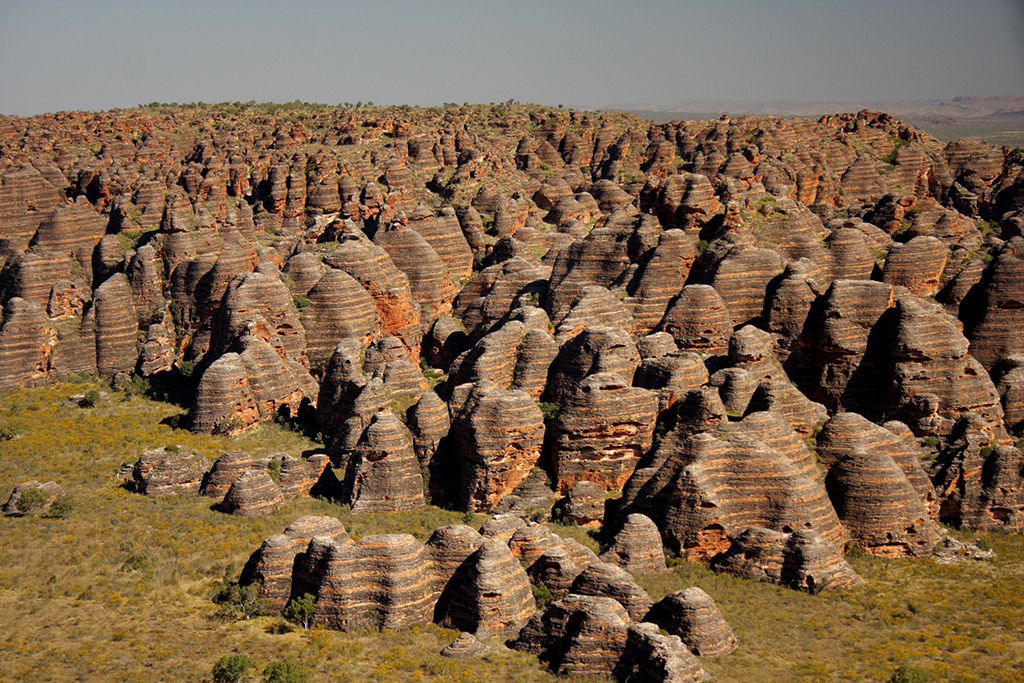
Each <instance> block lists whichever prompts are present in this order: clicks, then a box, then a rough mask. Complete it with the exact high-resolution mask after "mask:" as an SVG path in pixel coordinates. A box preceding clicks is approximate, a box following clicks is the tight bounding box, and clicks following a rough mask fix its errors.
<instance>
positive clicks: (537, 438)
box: [452, 382, 544, 512]
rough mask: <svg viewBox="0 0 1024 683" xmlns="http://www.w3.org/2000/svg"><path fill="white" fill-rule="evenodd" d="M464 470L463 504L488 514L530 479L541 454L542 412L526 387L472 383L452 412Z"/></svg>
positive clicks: (459, 489) (460, 489) (461, 488)
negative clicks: (514, 387)
mask: <svg viewBox="0 0 1024 683" xmlns="http://www.w3.org/2000/svg"><path fill="white" fill-rule="evenodd" d="M452 435H453V436H454V438H455V440H456V443H457V444H458V445H459V452H460V456H461V463H462V472H461V481H462V483H461V484H460V486H459V488H458V492H459V494H458V495H459V502H460V505H461V506H462V507H463V508H464V509H467V510H470V511H474V512H486V511H488V510H490V509H491V508H493V507H494V506H495V505H497V504H498V503H499V502H500V501H501V499H502V498H504V497H505V496H506V495H508V494H509V493H511V492H512V491H513V490H514V489H515V487H516V486H517V485H518V484H519V483H520V482H522V481H523V479H525V478H526V475H527V474H529V472H530V469H531V468H532V467H533V466H534V465H535V464H536V463H537V460H538V459H539V458H540V449H541V444H542V442H543V438H544V422H543V415H542V414H541V412H540V408H539V407H537V404H536V403H534V402H533V400H532V399H531V398H530V397H529V396H527V395H526V394H525V393H523V392H522V391H506V390H503V389H501V388H500V387H498V386H497V385H495V384H493V383H489V382H482V383H478V384H476V385H473V387H472V389H470V390H469V392H468V396H467V398H466V400H465V403H464V404H463V405H462V406H461V407H460V408H459V409H458V410H457V411H455V413H454V414H453V416H452Z"/></svg>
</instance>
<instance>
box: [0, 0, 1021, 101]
mask: <svg viewBox="0 0 1024 683" xmlns="http://www.w3.org/2000/svg"><path fill="white" fill-rule="evenodd" d="M999 94H1018V95H1019V94H1024V0H956V1H953V0H813V1H812V0H760V1H754V0H706V1H703V0H702V1H692V2H687V1H683V0H677V1H676V2H669V1H659V0H633V1H630V0H591V1H590V2H584V1H582V0H580V1H569V0H545V1H535V0H518V1H512V0H503V1H499V0H475V1H460V0H445V1H438V2H430V1H428V0H363V1H361V2H347V1H337V2H326V1H323V2H314V1H312V0H285V1H279V2H267V1H264V0H252V1H250V2H242V1H241V0H221V1H218V0H204V1H193V0H130V1H122V0H0V113H3V114H19V115H28V114H37V113H42V112H50V111H59V110H72V109H90V110H99V109H111V108H117V107H133V106H135V105H136V104H140V103H148V102H154V101H159V102H181V103H183V102H194V101H205V102H224V101H228V102H232V101H242V102H245V101H248V100H256V101H258V102H266V101H276V102H284V101H292V100H295V99H299V100H304V101H308V102H323V103H328V104H338V103H340V102H353V103H354V102H356V101H363V102H366V101H369V100H372V101H373V102H375V103H376V104H416V105H437V104H441V103H442V102H458V103H462V102H471V103H480V102H483V103H488V102H498V101H504V100H508V99H515V100H519V101H520V102H534V103H540V104H549V105H555V104H565V105H566V106H573V107H606V106H610V105H616V104H626V103H649V104H653V105H667V104H672V103H675V102H680V101H693V100H770V101H779V100H804V101H842V102H870V101H882V100H921V99H949V98H952V97H955V96H957V95H999Z"/></svg>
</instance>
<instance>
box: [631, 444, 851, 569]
mask: <svg viewBox="0 0 1024 683" xmlns="http://www.w3.org/2000/svg"><path fill="white" fill-rule="evenodd" d="M661 448H664V449H667V451H668V456H667V458H665V460H664V464H662V465H661V467H660V469H658V471H657V472H656V473H655V474H654V475H653V476H652V477H651V478H650V479H649V480H648V481H647V482H646V483H645V484H644V485H643V486H642V487H641V488H640V490H639V491H638V492H637V494H636V497H635V500H634V501H633V504H632V510H633V511H635V512H642V513H643V514H646V515H647V516H648V517H650V518H651V519H652V520H654V521H655V523H656V524H657V525H658V528H659V529H661V533H662V540H663V542H664V543H665V546H666V548H667V549H668V551H669V552H671V553H675V554H679V555H682V556H688V557H703V558H709V557H711V556H713V555H715V554H716V553H718V552H721V551H723V550H726V549H727V548H728V547H729V544H730V542H731V540H732V539H734V538H735V537H736V536H737V535H739V534H740V533H742V532H743V530H744V529H747V528H748V527H751V526H767V527H769V528H774V529H777V530H778V531H780V532H784V533H789V532H791V531H793V530H796V529H813V530H815V531H817V532H818V533H819V534H820V535H821V536H822V537H823V538H825V539H826V540H827V541H828V542H829V543H833V544H836V545H840V546H841V545H842V544H843V542H844V541H845V539H846V532H845V531H844V530H843V528H842V526H841V525H840V523H839V519H838V518H837V517H836V513H835V510H833V508H832V505H831V503H830V501H829V499H828V496H827V495H826V493H825V489H824V487H823V486H822V484H821V482H820V481H818V480H816V479H812V478H810V477H808V476H807V475H806V474H803V473H802V472H801V471H800V470H799V469H798V468H797V466H796V465H795V464H794V463H793V461H792V460H791V459H790V458H788V457H787V456H786V455H784V454H783V453H780V452H779V451H777V450H773V449H770V448H768V447H767V446H765V445H764V444H762V443H761V442H759V441H756V440H754V439H752V438H750V437H749V436H747V435H745V434H735V435H733V434H729V435H728V436H726V438H725V440H721V439H719V438H716V437H715V436H712V435H711V434H707V433H704V434H696V435H693V436H687V437H685V438H678V437H677V438H676V439H666V440H665V441H663V442H662V445H661V446H660V447H659V450H660V449H661Z"/></svg>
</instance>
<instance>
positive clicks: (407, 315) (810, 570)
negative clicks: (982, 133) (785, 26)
mask: <svg viewBox="0 0 1024 683" xmlns="http://www.w3.org/2000/svg"><path fill="white" fill-rule="evenodd" d="M0 256H2V257H3V259H4V262H3V266H2V269H0V299H2V304H3V321H2V326H0V387H2V388H3V389H16V388H19V387H30V386H38V385H43V384H47V383H50V382H55V381H59V380H62V379H66V378H68V377H75V376H79V375H81V374H97V375H101V376H105V377H111V378H112V379H113V382H114V384H115V385H120V386H124V385H125V384H126V383H127V384H131V383H133V382H134V383H136V384H137V385H139V386H148V387H149V390H150V391H151V392H152V393H154V394H158V395H174V396H178V397H179V398H180V400H184V401H185V402H186V403H187V404H188V406H189V408H188V413H187V415H185V416H184V419H183V420H181V423H180V425H179V426H181V427H184V428H186V429H188V430H191V431H192V432H194V433H196V434H212V435H237V434H244V433H245V432H247V431H249V430H252V429H253V428H255V427H257V426H258V425H260V424H262V423H266V422H269V421H275V420H276V421H278V422H282V423H286V424H290V425H293V426H294V427H295V428H296V429H301V430H305V431H306V432H307V433H310V434H313V435H317V436H318V438H319V440H320V441H321V442H322V443H323V446H324V450H323V453H322V454H314V455H310V454H306V457H303V458H297V457H294V456H292V455H289V454H277V455H274V456H271V457H269V458H266V459H264V460H253V459H252V458H250V456H249V455H248V454H246V453H244V452H236V451H231V452H227V453H225V454H224V455H223V456H221V457H220V458H219V459H218V460H217V461H216V463H215V464H213V465H211V464H210V463H209V461H208V460H207V459H206V458H205V456H204V455H203V454H201V453H197V452H195V451H193V450H191V449H189V448H187V447H180V448H179V447H178V446H170V445H169V446H165V447H163V448H156V449H152V450H147V451H146V452H145V453H142V454H141V457H140V458H139V460H138V463H136V464H135V465H134V468H133V469H132V470H131V472H130V473H128V472H126V477H127V478H130V479H131V482H130V486H131V487H132V488H133V489H134V490H135V491H137V492H139V493H144V494H146V495H149V496H164V495H173V494H182V493H185V494H202V495H204V496H209V497H210V498H213V499H215V500H216V501H219V502H217V503H216V504H217V506H218V509H219V510H220V511H222V512H225V513H233V514H236V515H241V516H262V515H267V514H270V513H272V512H273V511H274V510H276V509H277V508H278V507H279V506H280V505H281V504H282V503H283V502H284V501H285V500H287V499H293V498H295V497H297V496H299V497H301V496H308V495H310V493H311V492H312V493H313V494H314V495H318V496H322V497H325V498H330V499H334V500H337V501H339V502H341V503H343V504H344V505H347V506H350V510H351V512H352V513H354V514H360V513H362V514H373V513H399V512H408V511H416V510H422V509H424V508H425V507H426V506H427V505H428V504H431V505H435V506H437V505H440V506H444V507H447V508H449V509H453V510H457V511H462V512H466V513H467V514H471V513H485V514H495V515H498V516H497V517H494V519H492V520H491V521H490V522H487V524H485V525H484V526H483V527H482V528H481V529H480V531H479V533H478V532H477V531H475V530H474V529H471V528H468V527H450V526H449V527H444V528H442V529H438V530H437V532H436V534H435V536H434V537H433V538H431V539H430V540H429V541H427V542H425V543H423V542H420V541H418V540H417V539H416V538H414V537H412V536H408V535H402V534H377V535H370V536H365V537H363V538H360V539H358V540H356V541H353V540H352V538H350V537H349V536H348V535H347V534H346V532H345V529H344V527H341V526H340V524H339V523H338V522H337V520H334V521H330V520H324V519H319V520H309V519H306V520H298V521H296V522H295V523H294V524H293V525H291V526H289V527H288V529H287V530H285V532H284V533H283V534H280V535H276V536H273V537H271V538H270V539H268V540H267V541H266V542H265V543H264V544H263V547H262V548H261V549H260V550H258V551H257V553H256V554H254V555H253V557H252V558H251V560H250V563H249V565H247V567H246V569H245V570H244V571H243V572H242V575H241V577H239V578H240V580H241V582H242V583H243V584H252V583H255V584H257V585H258V586H259V587H260V591H261V593H262V594H263V595H264V597H265V598H266V599H267V600H268V601H270V602H271V603H272V604H273V605H274V606H275V607H276V608H277V609H280V608H282V607H283V606H284V605H285V604H287V602H288V600H289V599H291V598H295V597H300V596H302V595H303V594H305V593H309V594H311V595H313V596H314V597H315V598H316V612H315V615H314V617H313V620H314V623H318V624H321V625H324V626H327V627H329V628H333V629H338V630H343V631H351V630H357V629H361V628H367V627H370V628H378V629H381V628H386V629H393V628H399V627H404V626H412V625H416V624H428V623H430V622H436V623H438V624H440V625H442V626H445V627H447V628H454V629H458V630H460V631H465V632H468V633H470V634H473V635H474V636H476V637H477V638H481V639H487V638H493V637H498V636H500V637H504V638H509V639H512V640H515V643H516V647H517V648H519V649H522V650H524V651H527V652H532V653H535V654H539V655H541V656H542V658H544V659H545V661H548V662H549V664H550V666H551V669H552V670H553V671H556V672H558V673H577V674H583V673H589V674H596V675H610V676H614V677H617V678H618V679H619V680H651V681H655V680H657V681H687V680H700V679H701V676H702V675H703V669H702V668H701V664H700V662H699V661H698V660H697V659H696V657H703V656H711V655H720V654H725V653H727V652H729V651H730V650H732V649H733V648H734V647H736V643H737V638H736V636H734V635H733V633H732V631H731V629H730V628H729V625H728V624H726V623H725V622H724V620H722V619H721V615H720V614H718V612H717V608H715V605H714V602H713V600H712V598H713V596H712V598H709V597H708V596H707V595H702V594H697V593H694V592H693V591H699V589H696V588H693V589H687V591H684V592H683V593H680V594H678V595H677V594H673V595H672V596H670V597H671V598H672V599H671V600H669V598H666V599H665V600H663V601H661V602H659V603H657V604H655V603H653V601H651V599H650V598H649V597H647V594H646V593H645V592H644V590H643V589H642V588H640V586H639V585H637V584H636V583H635V582H634V581H633V579H632V576H631V573H632V574H638V575H639V574H646V573H649V572H655V571H659V570H662V569H663V568H664V567H665V555H666V554H668V555H669V556H670V557H682V558H689V559H692V560H700V561H705V562H710V566H711V567H712V568H713V569H714V570H715V571H716V572H721V573H724V574H729V575H735V576H741V577H745V578H751V579H756V580H768V581H772V582H775V583H779V584H783V585H786V586H790V587H793V588H798V589H802V590H805V591H808V592H811V593H817V592H818V591H820V590H822V589H824V588H829V589H834V588H838V589H842V588H844V587H850V586H855V585H857V584H858V583H859V582H860V581H861V578H860V577H859V576H858V575H857V574H856V572H854V570H853V569H852V568H851V566H850V565H849V564H848V563H847V561H846V559H845V558H844V551H846V552H850V551H851V549H856V550H857V552H865V553H868V554H871V555H878V556H882V557H913V558H920V557H925V556H929V555H931V554H932V553H933V552H935V551H936V549H937V547H939V546H940V544H941V542H942V536H943V533H944V532H943V529H942V527H941V526H940V523H945V524H948V525H952V526H956V527H967V528H971V529H977V530H983V531H994V530H1002V531H1007V532H1011V533H1018V534H1019V533H1020V532H1021V531H1024V455H1022V453H1021V450H1020V449H1019V448H1018V447H1017V446H1016V445H1015V443H1014V441H1015V439H1017V438H1019V437H1020V435H1021V429H1022V427H1024V424H1022V420H1024V418H1022V415H1024V374H1022V373H1021V369H1020V368H1021V367H1022V366H1024V360H1022V358H1024V355H1022V354H1024V347H1022V346H1021V345H1022V343H1024V342H1022V341H1021V340H1022V339H1024V335H1022V332H1024V317H1022V316H1024V314H1022V311H1024V267H1022V264H1024V156H1022V155H1021V152H1020V150H1010V149H1009V148H995V147H991V146H987V145H984V144H981V143H977V142H974V141H958V142H951V143H948V144H942V143H940V142H938V141H937V140H936V139H935V138H932V137H930V136H929V135H927V134H924V133H921V132H920V131H917V130H915V129H914V128H912V127H910V126H908V125H906V124H904V123H902V122H900V121H898V120H896V119H894V118H892V117H891V116H889V115H887V114H884V113H878V112H871V111H861V112H859V113H857V114H834V115H826V116H822V117H821V118H820V119H818V120H809V119H803V120H801V119H780V118H773V117H754V116H740V117H735V118H732V119H728V118H722V119H720V120H716V121H694V122H686V121H676V122H670V123H666V124H659V125H653V124H651V123H649V122H647V121H644V120H641V119H638V118H635V117H632V116H629V115H625V114H616V113H611V114H599V113H587V112H576V111H569V110H562V109H547V108H542V107H527V106H522V105H517V104H506V105H498V106H490V107H487V106H473V107H470V106H466V107H447V108H443V109H439V108H435V109H413V108H408V107H389V108H369V109H344V108H339V109H334V108H321V107H313V106H306V107H298V106H296V107H268V106H262V107H260V106H245V105H225V106H216V107H208V106H204V107H151V108H146V109H140V110H130V111H113V112H106V113H99V114H92V113H80V112H75V113H60V114H56V115H48V116H39V117H33V118H30V119H23V118H16V117H0ZM272 474H273V476H271V475H272ZM33 486H40V485H39V484H38V483H37V482H35V483H33ZM12 504H13V503H12ZM552 517H555V518H560V519H563V520H566V521H570V522H573V523H577V524H581V525H591V526H593V527H594V528H595V529H597V530H598V532H599V533H603V534H604V537H605V538H606V540H607V552H605V553H604V554H603V555H601V558H600V559H598V557H597V556H596V555H594V553H592V552H591V551H589V550H586V549H585V548H583V547H582V546H579V544H576V543H575V542H573V541H571V539H561V538H559V537H557V536H554V537H552V535H551V534H550V533H549V532H546V531H544V530H543V529H544V528H543V527H539V526H537V525H536V524H533V523H532V522H536V521H543V520H547V519H550V518H552ZM527 520H532V522H531V523H530V524H528V523H527ZM307 527H308V528H307ZM339 527H340V528H339ZM531 585H532V586H533V587H534V588H535V589H536V588H537V586H543V587H544V589H545V590H547V591H549V592H550V595H551V598H552V599H553V602H551V603H550V605H548V606H547V607H546V608H545V609H543V610H542V611H540V610H537V609H536V607H537V606H536V604H535V603H534V592H531ZM709 601H710V602H709ZM716 615H717V616H716ZM681 620H683V621H686V623H685V624H684V623H682V621H681ZM687 620H688V621H687ZM648 622H651V623H648ZM659 628H661V629H664V630H665V631H667V632H668V633H669V634H670V635H668V636H666V635H664V634H663V633H661V632H660V631H659V630H658V629H659ZM742 639H743V636H742V634H740V635H739V638H738V641H739V647H741V648H742ZM453 647H455V651H456V652H459V651H461V650H463V649H467V648H468V649H469V650H476V649H478V648H476V647H475V646H474V645H473V641H470V640H463V642H462V643H461V644H460V645H458V647H456V644H453Z"/></svg>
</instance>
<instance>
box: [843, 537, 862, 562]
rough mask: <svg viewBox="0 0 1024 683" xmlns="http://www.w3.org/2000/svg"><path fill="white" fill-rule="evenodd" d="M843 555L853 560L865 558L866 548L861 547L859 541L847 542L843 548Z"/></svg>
mask: <svg viewBox="0 0 1024 683" xmlns="http://www.w3.org/2000/svg"><path fill="white" fill-rule="evenodd" d="M843 554H844V555H846V556H847V557H851V558H858V557H864V548H862V547H860V544H859V543H857V541H847V542H846V545H845V546H844V547H843Z"/></svg>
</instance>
